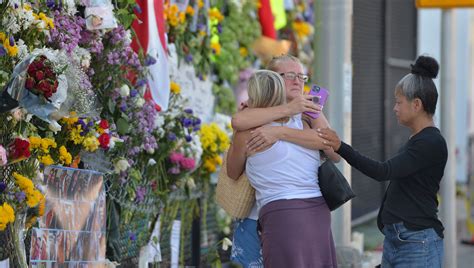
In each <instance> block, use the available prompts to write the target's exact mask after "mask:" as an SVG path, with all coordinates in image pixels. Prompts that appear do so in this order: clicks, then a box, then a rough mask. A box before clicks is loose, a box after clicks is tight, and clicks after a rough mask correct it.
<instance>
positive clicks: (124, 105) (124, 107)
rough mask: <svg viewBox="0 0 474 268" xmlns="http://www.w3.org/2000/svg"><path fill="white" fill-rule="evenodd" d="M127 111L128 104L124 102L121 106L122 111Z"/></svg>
mask: <svg viewBox="0 0 474 268" xmlns="http://www.w3.org/2000/svg"><path fill="white" fill-rule="evenodd" d="M126 110H127V104H126V103H125V102H124V103H122V105H120V111H122V112H125V111H126Z"/></svg>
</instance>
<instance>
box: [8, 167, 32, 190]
mask: <svg viewBox="0 0 474 268" xmlns="http://www.w3.org/2000/svg"><path fill="white" fill-rule="evenodd" d="M13 178H15V182H16V185H18V187H20V189H21V190H22V191H26V190H27V189H31V188H34V187H35V186H34V185H33V182H32V181H31V180H30V179H28V178H27V177H25V176H23V175H21V174H19V173H17V172H13Z"/></svg>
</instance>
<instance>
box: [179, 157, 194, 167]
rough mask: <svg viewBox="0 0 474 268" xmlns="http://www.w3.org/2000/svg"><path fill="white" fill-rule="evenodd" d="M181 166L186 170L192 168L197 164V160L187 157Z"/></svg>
mask: <svg viewBox="0 0 474 268" xmlns="http://www.w3.org/2000/svg"><path fill="white" fill-rule="evenodd" d="M180 164H181V166H182V167H183V168H184V169H186V170H192V169H193V168H194V167H195V166H196V161H194V159H192V158H188V157H185V158H184V159H183V160H181V163H180Z"/></svg>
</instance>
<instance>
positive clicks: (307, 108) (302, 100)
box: [286, 95, 323, 116]
mask: <svg viewBox="0 0 474 268" xmlns="http://www.w3.org/2000/svg"><path fill="white" fill-rule="evenodd" d="M286 106H287V109H288V116H293V115H295V114H300V113H304V112H311V113H317V114H319V113H320V112H321V111H322V109H323V107H322V106H321V105H318V104H315V103H314V102H313V97H312V96H310V95H301V96H298V97H296V98H294V99H293V100H292V101H291V102H289V103H288V104H286Z"/></svg>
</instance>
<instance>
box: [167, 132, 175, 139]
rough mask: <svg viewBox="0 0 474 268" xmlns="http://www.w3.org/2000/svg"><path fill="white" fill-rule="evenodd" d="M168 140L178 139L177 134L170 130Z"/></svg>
mask: <svg viewBox="0 0 474 268" xmlns="http://www.w3.org/2000/svg"><path fill="white" fill-rule="evenodd" d="M168 140H170V141H175V140H176V134H174V133H173V132H170V133H169V134H168Z"/></svg>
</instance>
